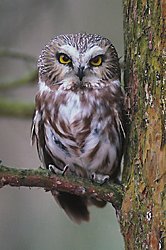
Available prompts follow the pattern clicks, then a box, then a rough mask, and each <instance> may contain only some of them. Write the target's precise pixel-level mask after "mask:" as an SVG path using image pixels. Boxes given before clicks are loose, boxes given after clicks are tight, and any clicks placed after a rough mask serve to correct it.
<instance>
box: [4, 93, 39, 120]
mask: <svg viewBox="0 0 166 250" xmlns="http://www.w3.org/2000/svg"><path fill="white" fill-rule="evenodd" d="M33 110H34V104H31V103H23V102H16V101H9V100H6V99H3V98H1V100H0V115H1V116H2V115H3V116H12V117H21V118H22V117H32V114H33Z"/></svg>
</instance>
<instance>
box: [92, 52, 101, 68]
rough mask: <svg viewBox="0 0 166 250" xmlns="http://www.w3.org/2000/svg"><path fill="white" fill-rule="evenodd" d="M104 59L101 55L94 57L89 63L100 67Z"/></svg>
mask: <svg viewBox="0 0 166 250" xmlns="http://www.w3.org/2000/svg"><path fill="white" fill-rule="evenodd" d="M102 62H103V57H102V56H101V55H99V56H95V57H93V58H92V59H91V60H90V61H89V63H90V65H91V66H94V67H98V66H100V65H101V64H102Z"/></svg>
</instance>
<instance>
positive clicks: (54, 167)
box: [48, 164, 69, 175]
mask: <svg viewBox="0 0 166 250" xmlns="http://www.w3.org/2000/svg"><path fill="white" fill-rule="evenodd" d="M68 168H69V165H68V164H67V165H65V167H64V168H63V170H61V169H59V168H57V167H56V166H54V165H52V164H49V166H48V169H49V171H50V172H51V173H53V174H60V175H64V174H65V173H66V171H67V169H68Z"/></svg>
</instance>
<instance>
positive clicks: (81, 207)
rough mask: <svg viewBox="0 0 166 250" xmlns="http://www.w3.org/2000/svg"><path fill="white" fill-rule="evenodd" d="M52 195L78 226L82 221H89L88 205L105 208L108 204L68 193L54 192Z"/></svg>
mask: <svg viewBox="0 0 166 250" xmlns="http://www.w3.org/2000/svg"><path fill="white" fill-rule="evenodd" d="M52 194H53V196H54V198H55V200H56V201H57V202H58V204H59V205H60V206H61V207H62V208H63V209H64V210H65V212H66V214H67V215H68V216H69V218H70V219H71V220H73V221H74V222H76V223H78V224H80V223H81V222H82V221H87V222H88V221H89V211H88V205H90V204H93V205H96V206H98V207H103V206H105V204H106V202H104V201H97V200H95V199H88V198H86V197H80V196H77V195H73V194H69V193H66V192H57V191H52Z"/></svg>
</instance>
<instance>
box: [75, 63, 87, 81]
mask: <svg viewBox="0 0 166 250" xmlns="http://www.w3.org/2000/svg"><path fill="white" fill-rule="evenodd" d="M76 75H77V76H78V77H79V79H80V81H82V78H83V77H84V76H85V72H84V67H82V66H80V67H79V68H78V72H77V74H76Z"/></svg>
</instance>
